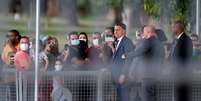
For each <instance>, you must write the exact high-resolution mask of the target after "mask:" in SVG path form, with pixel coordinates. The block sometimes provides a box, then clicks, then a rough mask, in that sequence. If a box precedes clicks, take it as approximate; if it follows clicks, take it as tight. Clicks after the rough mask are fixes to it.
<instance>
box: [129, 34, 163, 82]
mask: <svg viewBox="0 0 201 101" xmlns="http://www.w3.org/2000/svg"><path fill="white" fill-rule="evenodd" d="M126 57H127V58H137V59H134V61H135V64H134V66H135V67H132V68H138V70H139V71H136V72H140V73H139V74H140V75H141V76H143V77H142V78H144V77H151V76H154V75H155V74H156V73H159V72H160V71H159V70H161V63H162V62H163V59H164V47H163V44H162V43H161V41H160V40H159V39H158V38H157V37H151V38H149V39H143V40H142V41H141V42H140V43H139V44H138V45H137V46H136V49H135V51H132V52H130V53H128V54H126ZM136 60H137V62H136ZM136 66H137V67H136Z"/></svg>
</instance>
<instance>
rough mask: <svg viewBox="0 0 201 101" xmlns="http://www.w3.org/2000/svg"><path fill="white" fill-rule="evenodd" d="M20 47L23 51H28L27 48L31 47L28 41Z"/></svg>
mask: <svg viewBox="0 0 201 101" xmlns="http://www.w3.org/2000/svg"><path fill="white" fill-rule="evenodd" d="M20 49H21V50H22V51H26V50H28V49H29V45H28V44H26V43H23V44H20Z"/></svg>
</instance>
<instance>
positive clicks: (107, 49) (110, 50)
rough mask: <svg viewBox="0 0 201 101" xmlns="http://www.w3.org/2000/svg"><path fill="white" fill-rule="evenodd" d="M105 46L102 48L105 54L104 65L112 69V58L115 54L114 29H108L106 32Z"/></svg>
mask: <svg viewBox="0 0 201 101" xmlns="http://www.w3.org/2000/svg"><path fill="white" fill-rule="evenodd" d="M104 36H105V37H104V39H105V40H104V44H103V48H102V53H103V63H104V65H105V66H107V67H110V66H111V62H112V57H113V54H114V52H115V46H114V40H115V39H114V27H107V28H106V29H105V31H104Z"/></svg>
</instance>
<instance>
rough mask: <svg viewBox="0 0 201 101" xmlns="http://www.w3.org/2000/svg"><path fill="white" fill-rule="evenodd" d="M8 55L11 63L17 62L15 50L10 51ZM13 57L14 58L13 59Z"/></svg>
mask: <svg viewBox="0 0 201 101" xmlns="http://www.w3.org/2000/svg"><path fill="white" fill-rule="evenodd" d="M8 56H9V64H10V65H14V64H15V63H14V57H15V52H9V53H8ZM11 59H13V60H11Z"/></svg>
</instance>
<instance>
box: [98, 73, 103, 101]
mask: <svg viewBox="0 0 201 101" xmlns="http://www.w3.org/2000/svg"><path fill="white" fill-rule="evenodd" d="M97 101H103V72H99V73H98V84H97Z"/></svg>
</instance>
